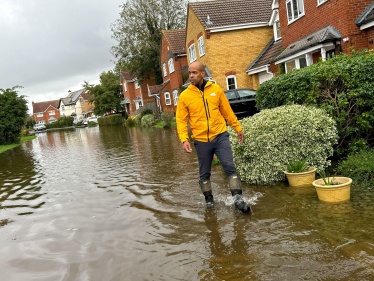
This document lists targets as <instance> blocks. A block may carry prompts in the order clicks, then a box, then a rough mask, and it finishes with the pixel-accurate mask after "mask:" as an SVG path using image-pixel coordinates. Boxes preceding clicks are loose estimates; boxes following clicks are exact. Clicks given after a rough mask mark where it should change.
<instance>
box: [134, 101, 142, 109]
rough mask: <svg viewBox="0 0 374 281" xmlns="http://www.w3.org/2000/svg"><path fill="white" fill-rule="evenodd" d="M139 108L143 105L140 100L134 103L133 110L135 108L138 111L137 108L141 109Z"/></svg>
mask: <svg viewBox="0 0 374 281" xmlns="http://www.w3.org/2000/svg"><path fill="white" fill-rule="evenodd" d="M141 107H143V103H142V101H141V100H139V101H136V102H135V108H136V109H139V108H141Z"/></svg>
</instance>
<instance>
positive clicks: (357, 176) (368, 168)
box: [338, 149, 374, 187]
mask: <svg viewBox="0 0 374 281" xmlns="http://www.w3.org/2000/svg"><path fill="white" fill-rule="evenodd" d="M338 173H339V175H342V176H344V177H349V178H351V179H352V180H353V183H354V184H355V185H361V186H370V187H374V149H371V150H366V149H363V150H361V151H359V152H358V153H355V154H352V155H350V156H348V158H347V160H345V161H343V162H342V163H341V164H340V165H339V167H338Z"/></svg>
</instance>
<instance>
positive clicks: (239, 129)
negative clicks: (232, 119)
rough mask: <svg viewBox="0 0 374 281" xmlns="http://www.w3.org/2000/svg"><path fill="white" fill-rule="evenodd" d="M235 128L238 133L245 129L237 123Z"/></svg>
mask: <svg viewBox="0 0 374 281" xmlns="http://www.w3.org/2000/svg"><path fill="white" fill-rule="evenodd" d="M233 129H234V130H235V131H236V132H237V133H238V132H240V131H243V129H242V127H241V126H240V125H237V126H235V127H233Z"/></svg>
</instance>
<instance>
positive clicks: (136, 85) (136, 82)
mask: <svg viewBox="0 0 374 281" xmlns="http://www.w3.org/2000/svg"><path fill="white" fill-rule="evenodd" d="M135 89H139V84H138V80H136V81H135Z"/></svg>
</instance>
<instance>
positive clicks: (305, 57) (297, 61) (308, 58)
mask: <svg viewBox="0 0 374 281" xmlns="http://www.w3.org/2000/svg"><path fill="white" fill-rule="evenodd" d="M300 59H305V60H306V67H308V66H310V65H311V64H313V60H312V55H311V54H310V56H309V57H308V55H307V54H306V55H305V56H301V57H298V58H295V59H293V60H289V61H286V62H285V70H286V73H288V72H289V71H287V65H286V64H287V63H289V62H291V61H294V62H295V68H294V69H300ZM291 71H292V70H291Z"/></svg>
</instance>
